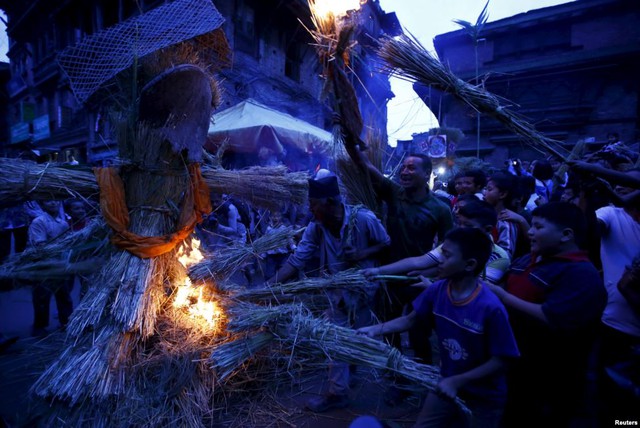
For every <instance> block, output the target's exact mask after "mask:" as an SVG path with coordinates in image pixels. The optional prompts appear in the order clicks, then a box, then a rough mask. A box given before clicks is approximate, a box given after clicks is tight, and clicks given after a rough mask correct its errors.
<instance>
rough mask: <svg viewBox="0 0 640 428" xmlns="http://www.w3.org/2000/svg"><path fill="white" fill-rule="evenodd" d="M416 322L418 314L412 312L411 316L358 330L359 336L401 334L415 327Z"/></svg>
mask: <svg viewBox="0 0 640 428" xmlns="http://www.w3.org/2000/svg"><path fill="white" fill-rule="evenodd" d="M415 321H416V312H415V311H411V313H410V314H408V315H405V316H403V317H399V318H395V319H392V320H391V321H387V322H383V323H380V324H375V325H370V326H368V327H362V328H359V329H358V334H364V335H367V336H369V337H376V336H384V335H385V334H391V333H401V332H403V331H407V330H409V329H410V328H411V327H413V324H414V323H415Z"/></svg>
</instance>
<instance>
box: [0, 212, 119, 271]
mask: <svg viewBox="0 0 640 428" xmlns="http://www.w3.org/2000/svg"><path fill="white" fill-rule="evenodd" d="M108 237H109V230H108V228H107V227H106V225H105V223H104V221H103V220H102V219H101V218H94V219H93V220H91V221H90V222H89V223H88V224H87V226H86V227H84V228H83V229H81V230H79V231H76V232H69V233H65V234H63V235H61V236H59V237H58V238H56V239H55V240H53V241H51V242H49V243H47V244H46V245H44V246H42V247H38V248H27V249H26V250H24V251H23V252H21V253H17V254H14V255H13V256H11V257H10V258H8V259H7V260H6V261H5V262H4V263H3V264H2V265H0V278H2V279H10V278H13V279H29V280H45V279H57V278H67V277H69V276H72V275H90V274H93V273H95V272H96V271H97V270H98V269H99V268H100V266H101V264H102V262H103V261H104V260H105V259H106V257H107V255H108V253H109V252H110V251H111V248H110V246H109V240H108Z"/></svg>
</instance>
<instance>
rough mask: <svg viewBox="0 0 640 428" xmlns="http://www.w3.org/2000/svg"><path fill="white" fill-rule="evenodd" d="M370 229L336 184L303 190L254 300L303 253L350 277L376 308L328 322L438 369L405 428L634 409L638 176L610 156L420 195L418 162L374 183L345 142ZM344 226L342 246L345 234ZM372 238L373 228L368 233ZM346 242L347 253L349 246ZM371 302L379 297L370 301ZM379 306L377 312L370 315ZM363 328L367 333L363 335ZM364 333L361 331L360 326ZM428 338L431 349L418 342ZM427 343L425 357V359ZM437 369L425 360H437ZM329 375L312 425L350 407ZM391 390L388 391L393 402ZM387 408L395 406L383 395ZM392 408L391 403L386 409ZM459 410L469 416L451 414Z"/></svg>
mask: <svg viewBox="0 0 640 428" xmlns="http://www.w3.org/2000/svg"><path fill="white" fill-rule="evenodd" d="M346 140H347V144H346V147H347V151H348V153H349V155H350V156H351V159H352V160H353V162H354V163H355V164H356V165H357V166H358V167H359V168H360V169H361V171H362V173H363V174H368V175H369V178H370V180H371V183H372V184H373V186H374V189H375V191H376V194H377V196H378V197H379V199H380V200H381V201H383V202H384V206H385V215H384V218H383V219H382V220H384V221H383V222H381V221H380V219H377V218H376V217H375V216H374V215H373V213H372V212H370V211H369V210H367V209H364V208H359V209H358V210H357V211H355V214H354V207H352V206H349V205H348V204H346V203H344V201H343V200H342V199H341V198H340V195H339V186H338V183H337V179H336V177H335V176H334V175H333V174H331V173H329V172H327V171H321V172H320V173H319V174H318V175H316V177H315V178H313V179H312V180H311V181H310V191H309V201H310V207H311V213H312V215H313V217H312V221H311V222H310V224H309V226H308V228H307V230H306V231H305V234H304V235H303V237H302V239H301V241H300V242H299V243H298V246H297V248H296V249H295V251H294V252H293V254H292V255H291V256H290V257H289V258H288V259H287V261H286V262H285V263H284V265H283V266H282V267H281V268H280V269H279V270H278V271H277V272H276V274H275V275H273V277H271V278H270V279H268V280H267V285H269V284H272V283H274V282H281V281H286V280H288V279H289V278H291V277H293V276H294V275H296V273H299V272H304V270H305V263H306V262H307V261H309V260H311V259H312V255H313V253H316V254H320V257H321V259H320V268H323V269H324V270H325V271H326V272H327V273H335V272H337V271H340V270H343V269H346V268H351V267H358V268H360V269H361V271H362V273H363V274H364V275H365V276H366V277H368V278H370V279H371V280H372V281H376V280H377V279H378V278H380V277H381V276H382V277H384V276H385V275H399V274H403V275H406V276H407V277H409V278H414V281H413V282H414V283H413V284H411V285H407V284H406V281H402V282H401V283H394V282H393V281H387V282H386V283H383V284H381V287H380V290H381V291H382V290H384V291H385V293H379V294H377V295H374V294H371V295H369V296H367V298H366V299H364V300H363V299H362V298H360V299H359V300H358V299H354V298H353V296H351V295H349V293H348V292H347V291H341V292H340V293H336V294H335V295H332V305H331V307H330V309H329V310H328V312H327V317H328V319H329V320H332V321H334V322H338V323H340V324H341V325H349V326H351V327H352V328H356V329H357V331H358V332H359V333H360V334H364V335H368V336H371V337H380V338H386V340H388V341H389V343H391V344H394V345H395V346H398V347H399V348H402V346H401V341H400V340H398V334H399V333H403V332H408V333H409V334H408V337H409V349H402V351H403V352H405V353H407V354H410V355H411V356H412V357H413V358H415V359H417V360H419V361H421V362H424V363H431V364H439V365H440V368H441V376H442V377H441V379H440V381H439V383H438V385H437V387H436V388H435V390H434V391H431V392H429V393H428V395H427V397H426V400H425V402H424V405H423V408H422V411H421V413H420V415H419V417H418V420H417V422H416V426H419V427H435V426H440V427H450V426H483V427H484V426H496V427H497V426H507V427H512V426H531V427H534V426H535V427H539V426H567V427H569V426H583V424H584V423H585V422H586V423H591V424H592V426H605V425H607V426H608V425H612V424H614V421H616V420H617V421H625V420H631V421H635V420H637V418H638V408H640V398H639V397H640V379H639V378H638V373H640V306H639V305H638V296H639V294H638V293H639V292H640V282H639V279H640V272H639V271H638V264H639V263H640V190H638V189H640V170H639V169H637V168H635V169H634V168H633V167H632V164H633V162H636V161H637V154H636V155H635V157H636V158H635V159H633V156H632V157H631V158H629V157H626V156H620V155H619V153H616V149H615V147H614V148H612V147H611V146H607V147H605V149H603V150H601V151H600V152H598V153H596V154H594V155H590V156H589V158H588V162H584V161H577V162H571V163H570V164H563V162H559V161H558V160H557V159H555V158H553V157H549V158H542V159H539V160H536V161H534V162H531V163H530V164H529V165H527V166H525V164H524V162H521V161H519V160H513V161H509V163H508V166H506V167H505V168H504V169H499V170H495V171H493V172H491V173H489V174H487V173H485V171H481V170H467V171H461V172H459V173H458V174H457V175H456V176H455V177H454V178H453V179H452V180H451V184H450V185H449V186H448V188H449V189H451V192H449V193H445V192H438V193H436V192H434V191H431V190H430V189H429V186H428V185H427V183H428V181H429V178H430V176H431V173H432V171H431V170H432V164H431V161H430V159H429V158H428V157H426V156H424V155H421V154H415V155H408V156H407V157H406V158H405V159H404V161H403V164H402V166H401V168H400V170H399V173H398V177H397V180H392V179H390V178H387V177H385V176H384V175H383V174H382V173H381V172H380V171H378V170H377V169H376V168H375V167H374V166H373V165H372V164H371V163H370V162H369V160H368V157H367V156H365V155H364V153H363V150H362V148H363V147H365V144H364V143H363V142H362V141H359V140H358V139H357V138H353V137H348V136H347V138H346ZM354 215H358V216H359V217H358V228H357V233H356V234H354V233H353V231H351V230H350V229H349V227H350V226H349V225H350V224H351V223H352V221H351V220H350V219H351V218H353V217H354ZM383 224H384V226H383ZM354 236H355V238H356V239H354ZM383 295H384V296H383ZM387 302H391V304H390V305H389V304H385V303H387ZM364 312H369V313H370V314H371V313H373V314H375V315H376V316H377V319H378V320H379V322H371V320H370V319H371V316H364V315H362V314H363V313H364ZM367 321H369V323H370V324H371V325H369V326H362V323H363V322H367ZM432 336H433V337H435V338H436V339H435V341H432V340H431V339H432ZM432 343H437V348H438V353H437V354H436V353H435V352H433V350H432ZM436 355H437V358H436ZM336 367H338V364H336V363H333V362H332V363H331V368H330V370H329V382H328V384H329V387H328V389H327V391H326V393H325V394H324V395H323V396H321V397H319V398H314V399H312V400H311V401H310V402H309V403H308V404H307V407H308V408H309V409H310V410H312V411H315V412H322V411H326V410H329V409H334V408H340V407H346V406H348V405H349V395H348V374H349V371H348V370H347V368H346V366H345V365H341V366H339V368H336ZM402 384H403V382H402V380H401V379H397V380H396V386H398V387H400V388H396V390H398V389H400V390H401V389H402V388H401V387H402ZM386 397H387V399H389V400H395V399H397V398H398V394H397V393H393V389H392V390H390V391H389V393H388V394H386ZM400 398H402V395H400ZM453 398H462V399H463V400H464V401H465V403H466V404H467V406H468V407H469V408H470V409H471V411H472V415H471V417H470V418H469V417H468V416H466V415H464V414H463V413H461V411H460V410H459V408H458V407H456V405H455V404H454V401H453V400H452V399H453Z"/></svg>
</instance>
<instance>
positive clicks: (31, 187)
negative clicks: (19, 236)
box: [0, 158, 98, 205]
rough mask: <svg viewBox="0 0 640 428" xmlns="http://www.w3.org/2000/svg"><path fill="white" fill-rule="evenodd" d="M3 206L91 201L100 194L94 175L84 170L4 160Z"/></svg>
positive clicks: (0, 197) (0, 166)
mask: <svg viewBox="0 0 640 428" xmlns="http://www.w3.org/2000/svg"><path fill="white" fill-rule="evenodd" d="M0 170H2V175H0V203H2V204H7V205H10V204H14V205H15V204H18V203H21V202H24V201H27V200H34V199H35V200H40V199H45V200H46V199H67V198H90V197H93V196H96V195H97V194H98V185H97V183H96V180H95V178H94V176H93V173H92V172H91V171H89V170H88V169H86V168H84V167H78V166H60V165H54V164H50V163H47V164H37V163H35V162H31V161H27V160H22V159H9V158H0Z"/></svg>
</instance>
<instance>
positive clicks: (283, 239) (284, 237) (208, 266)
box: [189, 227, 304, 281]
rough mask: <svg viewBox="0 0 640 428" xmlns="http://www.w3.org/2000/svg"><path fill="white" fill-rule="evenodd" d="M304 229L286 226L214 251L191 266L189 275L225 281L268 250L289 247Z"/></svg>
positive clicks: (196, 277)
mask: <svg viewBox="0 0 640 428" xmlns="http://www.w3.org/2000/svg"><path fill="white" fill-rule="evenodd" d="M303 230H304V229H294V228H292V227H286V228H282V229H279V230H276V231H274V232H273V233H269V234H266V235H264V236H261V237H260V238H258V239H256V240H255V241H252V242H250V243H248V244H246V245H237V246H231V247H228V248H224V249H222V250H219V251H214V252H213V254H212V255H211V256H210V257H207V258H205V259H204V260H203V261H201V262H200V263H197V264H195V265H193V266H191V267H190V268H189V277H190V278H191V280H192V281H202V280H205V279H215V280H216V281H223V280H225V279H227V278H228V277H229V276H230V275H231V274H233V273H234V272H235V271H237V270H239V269H240V268H241V267H242V266H243V265H245V264H246V263H248V262H250V261H251V260H254V259H256V258H260V257H262V255H263V254H265V253H266V252H267V251H271V250H277V249H278V248H283V247H287V246H288V245H289V243H290V242H291V241H292V239H293V237H294V236H296V235H299V234H300V233H301V232H302V231H303Z"/></svg>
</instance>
